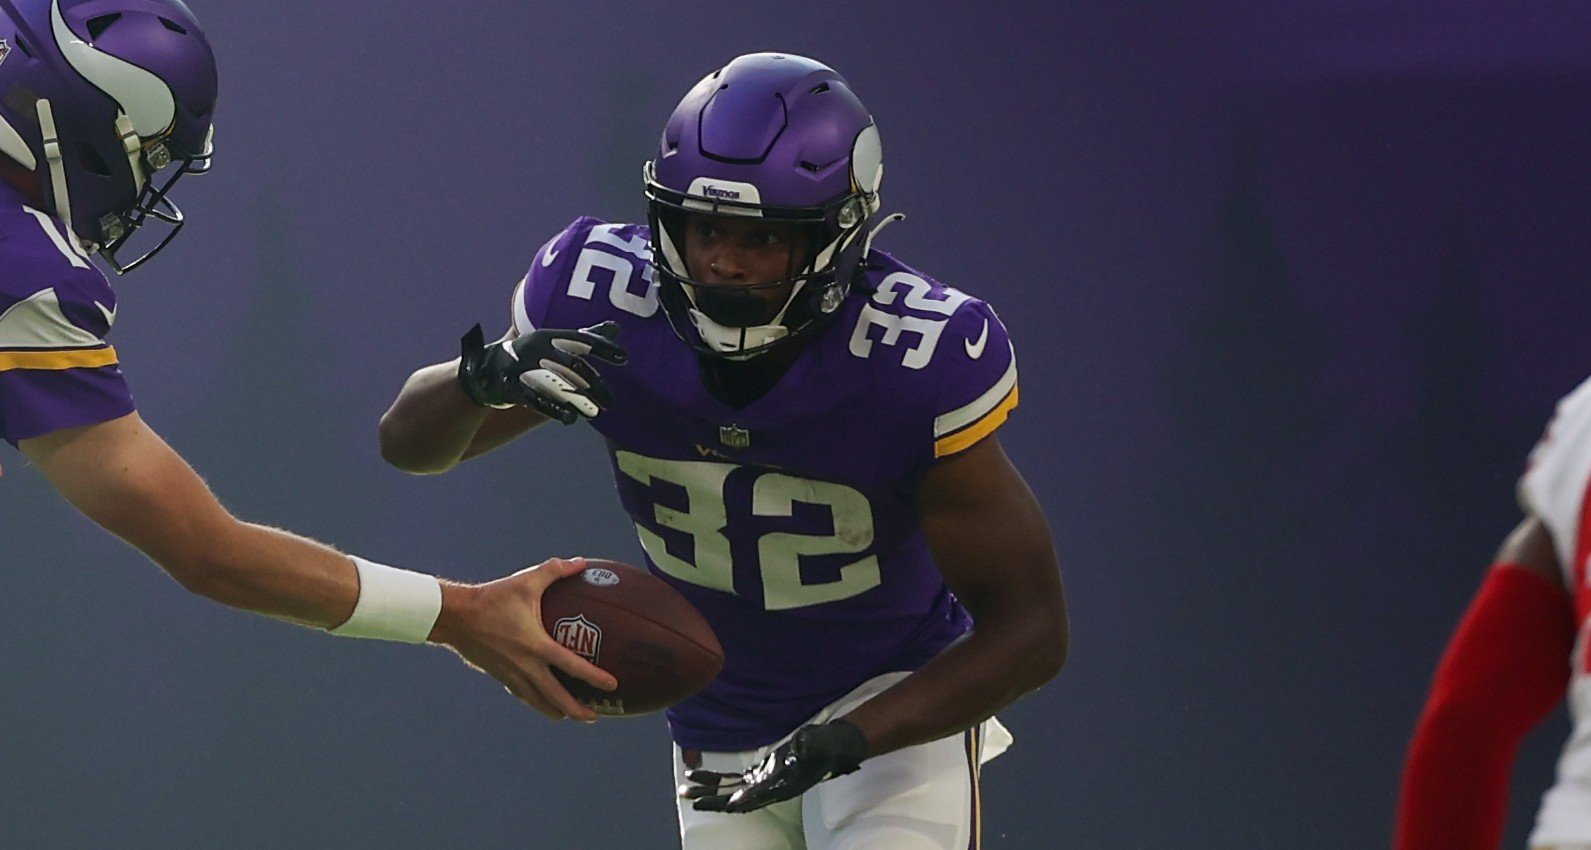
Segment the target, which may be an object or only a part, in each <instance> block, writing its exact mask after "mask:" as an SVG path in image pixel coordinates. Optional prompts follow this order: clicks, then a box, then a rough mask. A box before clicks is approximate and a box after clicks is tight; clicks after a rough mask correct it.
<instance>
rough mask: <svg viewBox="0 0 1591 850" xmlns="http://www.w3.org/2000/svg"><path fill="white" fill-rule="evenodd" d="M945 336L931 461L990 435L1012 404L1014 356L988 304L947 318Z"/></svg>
mask: <svg viewBox="0 0 1591 850" xmlns="http://www.w3.org/2000/svg"><path fill="white" fill-rule="evenodd" d="M945 334H946V336H948V337H949V340H947V343H946V344H944V348H945V349H946V350H945V351H944V352H943V356H944V357H945V358H946V361H947V362H946V363H945V366H944V373H943V374H944V375H945V380H942V381H940V382H939V385H938V386H939V392H938V393H936V399H937V404H936V407H935V410H934V411H933V413H934V457H936V458H937V457H946V456H948V455H953V454H955V453H957V452H959V451H962V450H964V449H966V448H968V447H969V446H972V445H974V444H976V443H977V442H978V441H979V440H982V439H983V438H984V437H987V436H988V435H989V434H992V433H994V431H995V429H996V428H999V427H1000V426H1001V425H1002V424H1004V423H1005V420H1006V417H1007V416H1009V415H1010V413H1011V411H1012V410H1013V409H1014V408H1015V407H1016V405H1017V374H1016V352H1015V350H1014V349H1013V348H1012V346H1011V338H1010V336H1009V335H1008V334H1007V333H1006V329H1005V325H1003V324H1001V323H1000V317H999V316H996V315H995V314H994V310H992V309H990V307H989V305H988V304H985V303H984V302H982V301H977V300H971V301H969V302H967V304H966V305H965V306H963V307H962V308H961V309H959V310H957V311H956V313H955V315H953V316H951V318H950V322H949V323H948V325H947V326H946V328H945Z"/></svg>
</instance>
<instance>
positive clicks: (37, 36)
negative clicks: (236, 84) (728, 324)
mask: <svg viewBox="0 0 1591 850" xmlns="http://www.w3.org/2000/svg"><path fill="white" fill-rule="evenodd" d="M215 98H216V74H215V55H214V53H212V52H211V50H210V43H209V41H208V40H206V39H205V36H204V31H203V30H201V29H200V28H199V22H198V21H197V20H195V19H194V17H193V13H192V12H190V11H188V7H187V6H185V5H183V3H182V2H181V0H0V153H3V154H5V155H6V156H8V157H10V158H11V159H13V160H15V161H16V162H17V163H19V164H20V165H21V166H22V167H23V168H26V169H27V170H29V171H32V172H34V173H35V174H37V175H38V178H39V181H40V185H41V187H42V189H43V192H44V197H45V198H46V199H47V203H48V204H49V205H51V206H52V210H51V211H52V212H54V213H55V214H56V215H57V216H59V217H60V218H61V219H62V220H63V221H65V222H66V223H67V226H69V227H70V228H71V229H72V231H73V232H74V233H76V234H77V236H78V237H79V238H80V239H81V240H83V241H84V242H86V243H89V244H90V245H92V246H93V247H94V248H95V249H96V250H98V251H99V252H100V254H101V255H102V256H104V257H105V259H106V261H107V262H109V263H110V265H111V268H113V269H115V270H116V271H117V272H118V273H119V272H123V271H126V270H129V269H131V268H133V267H135V266H137V265H138V264H140V263H142V262H143V261H145V260H147V259H149V258H150V257H151V256H154V254H155V253H156V252H158V251H159V250H160V249H162V248H164V247H165V246H166V244H167V243H169V242H170V241H171V239H172V237H173V236H175V235H176V233H177V231H178V230H179V229H181V227H182V211H181V210H179V209H177V207H176V205H174V204H173V203H171V201H170V200H168V199H167V197H166V193H167V192H169V191H170V190H171V187H172V185H173V184H175V183H176V182H177V180H178V179H179V178H180V177H182V175H184V174H202V173H204V172H205V171H208V170H209V169H210V154H211V133H212V130H213V128H212V126H211V117H212V112H213V110H214V108H215ZM167 168H171V169H172V170H171V171H169V172H168V174H169V175H170V176H169V177H167V178H166V179H165V180H164V181H163V182H161V183H160V185H159V186H158V187H157V186H156V185H155V173H156V172H158V171H161V170H163V169H167ZM149 216H153V217H154V218H157V219H159V220H161V221H163V222H165V223H166V225H167V226H168V228H169V230H168V232H167V233H166V234H165V235H164V238H162V239H161V240H160V241H159V243H158V244H156V245H155V246H154V247H153V249H151V250H149V251H147V252H146V253H144V254H143V255H142V256H140V257H137V258H136V259H133V260H130V261H127V262H125V263H123V262H121V261H120V260H119V259H118V258H117V256H116V252H117V251H118V249H120V248H122V247H123V246H124V245H125V244H126V242H127V238H128V237H129V236H131V235H132V233H133V231H135V230H137V229H138V228H139V227H140V226H141V225H142V224H143V223H144V220H145V218H146V217H149Z"/></svg>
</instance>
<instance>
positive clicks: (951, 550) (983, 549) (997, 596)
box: [917, 436, 1061, 617]
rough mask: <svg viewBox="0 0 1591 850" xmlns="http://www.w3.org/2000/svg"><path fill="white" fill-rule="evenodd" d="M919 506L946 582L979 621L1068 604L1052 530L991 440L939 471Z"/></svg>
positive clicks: (933, 472)
mask: <svg viewBox="0 0 1591 850" xmlns="http://www.w3.org/2000/svg"><path fill="white" fill-rule="evenodd" d="M917 507H918V516H919V518H920V519H921V522H922V527H923V531H924V533H925V534H926V535H927V537H928V543H929V546H930V548H931V549H932V551H933V554H934V561H935V563H936V564H937V565H938V567H939V571H940V573H941V574H943V576H944V578H945V583H946V584H947V585H948V586H949V587H950V589H951V590H952V591H953V592H955V594H956V596H957V597H959V598H960V599H961V600H962V602H963V603H964V604H966V605H967V608H968V610H969V611H971V612H972V613H973V616H974V617H977V616H979V614H980V613H986V614H987V613H992V611H993V610H996V609H1004V608H1007V607H1008V606H1011V605H1022V604H1025V603H1031V604H1034V605H1039V606H1055V605H1059V604H1060V600H1061V589H1060V573H1059V571H1058V569H1057V566H1056V560H1055V547H1054V542H1053V540H1052V539H1051V536H1050V529H1049V523H1048V522H1046V521H1045V519H1044V513H1043V511H1042V510H1041V509H1040V508H1039V505H1038V500H1037V499H1036V498H1034V496H1033V492H1032V491H1031V490H1030V489H1028V486H1027V482H1025V481H1023V479H1022V476H1021V474H1020V473H1018V472H1017V470H1016V467H1014V466H1013V465H1012V464H1011V460H1010V458H1008V457H1006V454H1005V450H1004V449H1003V448H1002V447H1001V446H1000V442H999V440H998V439H996V438H994V437H993V436H990V437H986V438H984V439H983V440H980V441H979V442H978V443H977V444H975V445H973V446H971V447H969V448H967V449H965V450H963V451H961V452H959V453H958V454H956V455H954V456H952V457H949V458H945V459H943V460H941V461H939V462H938V463H936V464H934V466H933V467H932V468H931V469H930V470H929V471H928V473H927V475H926V476H925V477H924V479H923V485H922V487H921V489H920V490H919V492H918V497H917ZM980 609H982V610H980Z"/></svg>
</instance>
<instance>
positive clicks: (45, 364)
mask: <svg viewBox="0 0 1591 850" xmlns="http://www.w3.org/2000/svg"><path fill="white" fill-rule="evenodd" d="M116 363H117V360H116V349H115V348H114V347H113V346H109V345H107V346H105V347H104V348H74V349H69V350H64V351H60V350H57V351H15V350H13V351H0V372H9V371H11V370H13V369H39V370H48V371H59V370H61V369H93V368H96V367H99V366H114V365H116Z"/></svg>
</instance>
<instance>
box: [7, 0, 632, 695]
mask: <svg viewBox="0 0 1591 850" xmlns="http://www.w3.org/2000/svg"><path fill="white" fill-rule="evenodd" d="M215 100H216V68H215V57H214V54H213V53H212V52H211V49H210V44H209V42H208V41H207V40H206V38H205V34H204V30H203V29H201V28H200V26H199V23H198V21H197V20H195V19H194V16H193V13H192V12H191V11H189V9H188V8H187V6H185V5H183V3H182V2H180V0H0V437H3V438H4V439H5V440H6V441H7V442H9V443H11V444H12V445H13V446H17V447H19V448H20V449H21V450H22V452H23V453H24V454H25V455H27V457H28V459H29V460H31V461H32V462H33V464H34V465H35V466H36V467H37V468H38V469H39V471H40V472H41V473H43V475H44V477H45V478H46V479H47V480H48V481H49V482H50V483H51V484H52V485H53V486H54V487H55V489H56V490H57V491H59V492H60V493H61V495H63V496H64V497H66V499H67V500H68V501H70V502H71V503H72V504H73V505H75V506H76V507H77V508H78V509H79V510H81V511H82V512H83V513H84V514H86V515H87V516H88V517H89V518H91V519H93V520H94V521H95V522H97V523H99V524H100V525H101V526H103V527H104V528H106V529H107V530H109V531H111V532H113V533H114V534H116V535H117V536H119V537H121V538H122V539H124V540H126V541H127V542H128V543H130V544H132V545H133V546H135V547H137V548H138V549H140V550H141V551H143V552H144V553H145V554H146V555H148V556H149V557H150V558H151V559H153V560H154V561H155V562H156V563H158V564H159V565H160V566H161V567H163V568H164V569H165V570H166V571H167V572H169V573H170V574H171V575H172V577H173V578H175V579H176V580H177V581H178V582H179V583H181V584H182V586H183V587H185V588H187V589H188V590H190V591H192V592H194V593H197V594H200V595H203V596H206V597H209V598H211V599H214V600H217V601H219V602H222V603H224V604H227V605H231V606H235V607H238V608H244V609H247V610H250V611H256V612H259V613H262V614H268V615H271V616H274V617H280V618H282V619H287V620H292V621H296V622H299V623H303V624H306V625H311V626H317V627H321V628H325V629H329V630H331V632H332V633H334V634H339V635H347V636H352V637H367V638H380V639H388V640H399V641H408V642H413V643H420V642H426V641H430V642H433V643H438V644H443V645H446V646H449V647H451V648H453V649H454V650H456V651H457V652H458V653H459V654H460V655H461V656H462V657H463V658H464V659H465V661H466V662H468V663H469V664H471V665H474V666H476V667H478V668H480V669H482V670H484V671H486V672H487V673H490V674H491V675H492V676H494V677H496V678H497V679H498V680H499V681H501V682H502V683H503V684H504V685H505V686H506V687H507V688H508V690H509V691H510V692H512V693H513V694H514V695H515V696H517V697H518V698H520V699H522V700H524V701H525V702H526V703H528V704H530V705H531V706H533V707H535V708H536V709H537V710H539V711H540V712H542V713H543V714H546V715H548V716H550V717H555V718H558V717H563V716H565V715H569V716H574V717H577V718H580V719H587V720H589V719H595V714H594V713H593V712H592V711H591V710H590V709H589V708H588V707H586V706H583V705H581V704H579V703H578V702H576V701H575V700H574V698H573V697H571V696H570V695H569V693H568V691H566V690H565V689H564V688H563V686H562V685H560V684H559V683H558V682H557V680H556V679H555V678H554V676H553V674H552V671H551V669H549V665H554V666H556V667H558V668H559V669H561V670H563V671H565V672H567V673H570V674H572V675H575V676H577V677H579V678H581V679H584V680H586V681H588V682H591V683H592V684H594V685H598V686H599V687H609V688H611V687H612V686H613V684H614V683H613V678H612V676H610V675H608V674H607V673H606V672H604V671H602V670H600V669H598V668H596V667H595V666H593V665H591V664H590V663H589V662H587V661H585V660H584V659H582V658H580V657H579V656H578V655H576V654H574V653H573V652H570V651H569V650H567V649H565V648H563V647H561V646H559V645H558V644H557V643H556V642H555V641H553V640H552V639H551V638H550V637H548V636H547V634H546V632H545V631H543V630H542V628H541V626H540V618H539V602H540V598H541V592H542V590H543V589H544V588H546V586H547V585H548V584H550V583H551V582H553V581H555V580H557V579H558V578H560V577H563V576H567V575H571V574H573V573H574V572H578V571H579V570H580V569H581V567H582V562H580V561H578V560H575V561H568V560H562V559H554V560H550V561H547V562H546V563H543V564H541V565H539V566H538V567H535V568H532V569H529V570H525V571H522V572H520V573H518V574H516V575H514V576H511V577H508V578H504V579H500V580H498V581H494V582H490V583H487V584H483V585H465V584H456V583H452V582H443V581H440V580H438V579H437V578H435V577H433V576H429V575H425V574H423V573H417V572H411V571H408V570H402V569H397V568H394V567H390V566H385V565H382V564H377V563H374V562H371V561H367V560H364V559H362V558H354V557H350V556H348V555H344V554H341V553H339V552H336V551H335V550H333V549H331V548H328V547H326V546H324V545H321V544H319V543H315V542H312V541H309V540H306V539H304V538H301V537H296V536H294V535H292V534H289V533H287V532H284V531H280V530H277V529H272V528H264V527H261V526H257V525H251V524H249V523H246V522H242V521H239V520H238V519H236V518H234V517H233V516H232V515H231V514H229V513H228V512H227V511H226V509H225V508H223V507H222V506H221V505H220V504H218V503H217V502H216V499H215V497H214V496H213V495H212V494H211V493H210V491H209V489H208V488H207V487H206V486H205V484H204V482H203V481H201V480H200V479H199V477H198V476H197V475H196V474H195V473H194V471H193V470H192V469H191V468H190V467H189V466H188V465H187V464H186V463H185V462H184V461H183V460H182V458H180V457H179V456H178V455H177V454H176V453H175V452H174V451H172V449H171V448H170V447H168V446H167V445H166V443H165V442H163V441H162V440H161V439H160V437H159V436H157V435H156V434H155V433H154V432H153V431H152V430H150V428H149V427H148V426H147V425H146V424H145V423H144V421H143V420H142V419H141V418H140V417H139V415H138V412H137V410H136V407H135V405H134V404H133V398H132V395H131V394H130V393H129V392H128V389H127V384H126V381H125V380H124V378H123V376H122V372H121V370H120V367H119V363H118V360H117V355H116V350H115V349H114V348H112V347H111V346H110V345H109V344H107V343H106V342H105V338H106V336H107V334H108V333H109V331H110V328H111V324H112V323H113V322H114V321H115V317H116V296H115V293H114V291H113V290H112V289H111V287H110V284H109V282H108V281H107V279H106V277H105V275H104V274H103V273H102V272H101V271H100V270H99V269H98V268H96V267H95V265H94V264H93V263H92V262H91V261H90V257H91V256H92V255H94V254H95V253H96V252H97V254H98V255H99V256H100V257H101V258H102V259H103V261H104V262H105V263H106V264H108V265H109V266H110V267H111V268H112V269H113V270H115V271H116V272H117V273H121V272H125V271H130V270H131V269H133V268H135V267H137V266H139V265H141V264H142V263H143V262H144V261H145V260H147V259H148V258H149V257H150V256H151V255H152V254H154V253H155V252H157V251H159V250H160V249H161V248H163V247H165V245H166V244H167V243H168V242H169V241H170V239H171V237H172V236H173V235H175V233H176V231H177V230H178V229H179V228H180V227H181V224H182V213H181V212H180V210H178V208H177V207H176V206H175V205H174V204H173V203H172V202H171V201H170V199H169V198H168V192H169V191H170V190H171V188H172V185H173V184H174V183H176V182H177V180H178V179H179V178H181V177H182V176H183V175H185V174H202V173H204V172H205V171H207V170H209V167H210V157H211V151H212V146H211V135H212V134H211V130H212V125H211V119H212V110H213V108H214V106H215ZM154 222H159V223H160V224H161V225H163V226H164V227H165V228H166V229H165V232H164V233H163V234H161V236H160V237H158V238H157V239H155V240H150V241H151V244H152V245H153V249H152V250H149V251H146V252H143V253H142V254H141V255H140V256H137V257H132V258H129V257H124V256H123V254H125V253H126V251H127V241H128V237H130V236H132V235H133V233H134V232H135V231H137V230H139V229H140V228H141V227H143V226H144V225H145V224H150V223H154ZM154 230H155V229H154V228H151V229H150V230H149V231H146V233H153V232H154Z"/></svg>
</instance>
